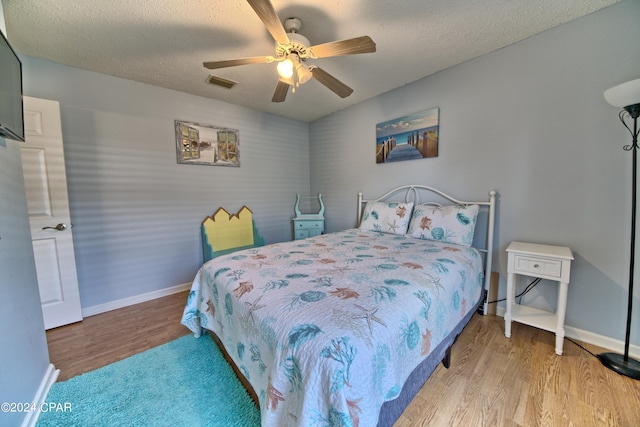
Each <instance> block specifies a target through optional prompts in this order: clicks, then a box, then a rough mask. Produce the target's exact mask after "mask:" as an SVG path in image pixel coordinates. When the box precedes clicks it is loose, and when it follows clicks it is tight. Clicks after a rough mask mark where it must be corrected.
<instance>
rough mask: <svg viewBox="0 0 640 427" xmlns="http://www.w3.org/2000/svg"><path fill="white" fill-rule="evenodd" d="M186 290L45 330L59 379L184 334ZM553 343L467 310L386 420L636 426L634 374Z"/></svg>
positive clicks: (639, 400) (638, 391) (638, 409)
mask: <svg viewBox="0 0 640 427" xmlns="http://www.w3.org/2000/svg"><path fill="white" fill-rule="evenodd" d="M186 298H187V293H186V292H182V293H179V294H175V295H171V296H168V297H164V298H160V299H157V300H154V301H150V302H146V303H142V304H138V305H136V306H131V307H126V308H123V309H119V310H114V311H111V312H109V313H104V314H99V315H96V316H92V317H88V318H86V319H85V320H84V321H82V322H79V323H76V324H73V325H69V326H64V327H61V328H57V329H53V330H51V331H48V332H47V340H48V342H49V354H50V359H51V363H53V364H54V365H55V366H56V368H58V369H60V370H61V373H60V376H59V380H65V379H67V378H70V377H73V376H76V375H78V374H81V373H83V372H87V371H91V370H93V369H96V368H98V367H101V366H104V365H107V364H109V363H112V362H115V361H118V360H121V359H123V358H125V357H128V356H131V355H132V354H135V353H138V352H141V351H144V350H147V349H149V348H152V347H155V346H157V345H160V344H163V343H166V342H169V341H171V340H173V339H175V338H178V337H181V336H183V335H187V334H188V333H189V331H188V330H187V329H186V328H185V327H183V326H182V325H180V318H181V316H182V310H183V308H184V304H185V302H186ZM583 345H584V344H583ZM585 347H587V348H588V349H589V350H590V351H591V352H593V353H598V352H601V351H602V349H599V348H596V347H593V346H589V345H585ZM554 348H555V337H554V335H553V334H551V333H549V332H545V331H541V330H538V329H535V328H531V327H528V326H524V325H520V324H517V323H514V324H513V327H512V336H511V339H506V338H505V337H504V321H503V319H502V318H501V317H496V316H491V315H489V316H479V315H475V316H474V317H473V319H472V320H471V322H470V324H469V325H468V326H467V328H465V330H464V331H463V332H462V334H461V335H460V338H459V339H458V341H457V342H456V344H455V345H454V347H453V350H452V354H451V367H450V368H449V369H445V368H444V367H442V365H440V366H439V367H438V368H437V369H436V371H435V372H434V373H433V375H432V376H431V378H429V380H428V381H427V382H426V383H425V385H424V386H423V387H422V390H420V392H419V393H418V395H417V396H416V398H415V399H414V400H413V402H412V403H411V404H410V405H409V407H408V408H407V409H406V410H405V412H404V413H403V414H402V415H401V417H400V419H398V421H397V422H396V424H395V426H396V427H409V426H411V427H416V426H437V427H440V426H465V427H466V426H483V427H484V426H491V427H494V426H527V427H529V426H553V427H556V426H576V427H585V426H620V427H631V426H640V381H636V380H632V379H630V378H626V377H623V376H620V375H618V374H616V373H614V372H611V371H609V370H608V369H606V368H604V367H603V366H602V365H601V364H600V362H599V361H598V360H597V359H596V358H595V357H594V356H592V355H590V354H589V353H588V352H586V351H584V350H582V349H581V348H579V347H578V346H576V345H575V344H573V343H572V342H570V341H568V340H565V343H564V354H563V355H562V356H557V355H556V354H555V352H554ZM362 427H364V426H362Z"/></svg>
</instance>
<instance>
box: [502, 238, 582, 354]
mask: <svg viewBox="0 0 640 427" xmlns="http://www.w3.org/2000/svg"><path fill="white" fill-rule="evenodd" d="M507 253H508V262H507V311H506V313H505V315H504V335H505V336H506V337H507V338H510V337H511V322H512V321H513V322H519V323H523V324H525V325H529V326H534V327H536V328H540V329H544V330H545V331H550V332H555V334H556V354H559V355H561V354H562V345H563V343H564V318H565V314H566V311H567V291H568V288H569V276H570V274H571V261H572V260H573V254H572V253H571V249H570V248H568V247H565V246H550V245H538V244H534V243H523V242H511V244H510V245H509V247H507ZM516 275H523V276H530V277H539V278H541V279H548V280H554V281H557V282H558V283H559V287H558V307H557V309H556V312H555V313H551V312H548V311H545V310H540V309H537V308H533V307H527V306H525V305H520V304H516V302H515V276H516Z"/></svg>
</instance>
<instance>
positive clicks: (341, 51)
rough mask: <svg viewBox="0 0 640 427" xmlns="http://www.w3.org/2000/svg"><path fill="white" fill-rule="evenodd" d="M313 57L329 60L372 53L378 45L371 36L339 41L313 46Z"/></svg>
mask: <svg viewBox="0 0 640 427" xmlns="http://www.w3.org/2000/svg"><path fill="white" fill-rule="evenodd" d="M310 49H311V52H312V53H313V56H315V57H317V58H327V57H330V56H343V55H354V54H356V53H371V52H375V51H376V44H375V43H374V42H373V40H371V37H369V36H362V37H356V38H353V39H347V40H339V41H335V42H329V43H324V44H319V45H316V46H311V48H310Z"/></svg>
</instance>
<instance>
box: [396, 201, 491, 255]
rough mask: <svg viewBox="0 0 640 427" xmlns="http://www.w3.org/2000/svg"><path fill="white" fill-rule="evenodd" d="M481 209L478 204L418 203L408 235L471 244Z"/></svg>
mask: <svg viewBox="0 0 640 427" xmlns="http://www.w3.org/2000/svg"><path fill="white" fill-rule="evenodd" d="M479 209H480V207H479V206H478V205H468V206H462V205H450V206H433V205H416V208H415V210H414V212H413V216H412V217H411V223H410V224H409V230H408V231H407V235H408V236H411V237H415V238H418V239H425V240H440V241H442V242H447V243H455V244H458V245H463V246H471V243H472V242H473V232H474V229H475V227H476V219H477V218H478V210H479Z"/></svg>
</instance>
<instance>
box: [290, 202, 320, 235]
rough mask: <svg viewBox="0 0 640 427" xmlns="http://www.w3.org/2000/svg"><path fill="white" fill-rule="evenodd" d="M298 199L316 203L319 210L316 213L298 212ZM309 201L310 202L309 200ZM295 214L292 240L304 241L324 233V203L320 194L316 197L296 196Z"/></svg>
mask: <svg viewBox="0 0 640 427" xmlns="http://www.w3.org/2000/svg"><path fill="white" fill-rule="evenodd" d="M300 199H307V202H310V203H311V202H312V201H314V200H315V201H316V204H317V207H318V208H319V210H318V212H317V213H302V212H301V211H300ZM309 199H310V200H309ZM294 210H295V212H296V216H295V218H293V238H294V240H300V239H306V238H307V237H313V236H318V235H320V234H323V233H324V203H323V202H322V194H318V195H317V196H300V195H299V194H298V195H297V196H296V205H295V208H294Z"/></svg>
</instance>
